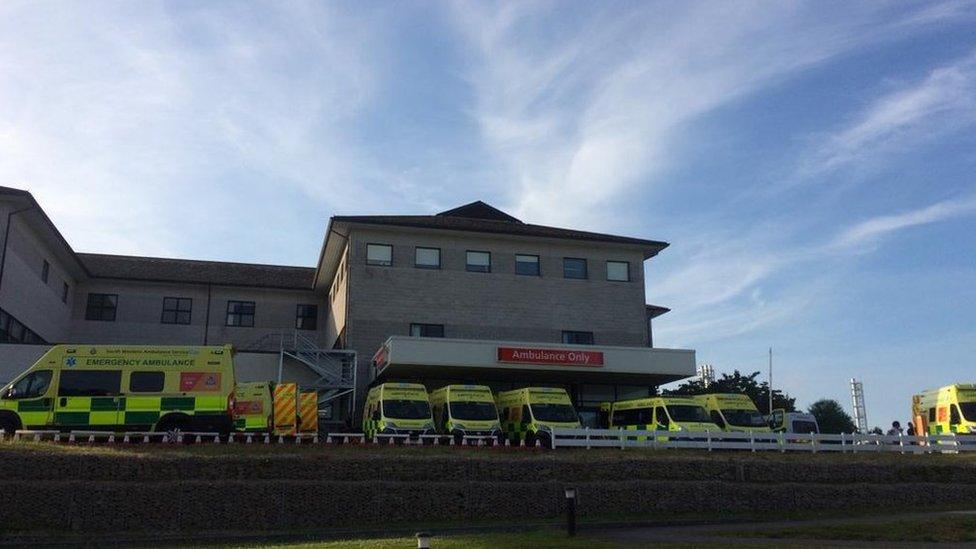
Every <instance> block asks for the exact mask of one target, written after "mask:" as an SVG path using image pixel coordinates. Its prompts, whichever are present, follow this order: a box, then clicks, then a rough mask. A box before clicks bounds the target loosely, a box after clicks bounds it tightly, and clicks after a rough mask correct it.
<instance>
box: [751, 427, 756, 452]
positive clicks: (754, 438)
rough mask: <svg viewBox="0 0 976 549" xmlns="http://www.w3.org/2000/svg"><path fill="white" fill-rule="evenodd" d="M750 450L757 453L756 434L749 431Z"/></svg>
mask: <svg viewBox="0 0 976 549" xmlns="http://www.w3.org/2000/svg"><path fill="white" fill-rule="evenodd" d="M749 448H750V449H751V450H752V451H753V452H755V451H756V432H755V431H749Z"/></svg>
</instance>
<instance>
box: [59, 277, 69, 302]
mask: <svg viewBox="0 0 976 549" xmlns="http://www.w3.org/2000/svg"><path fill="white" fill-rule="evenodd" d="M68 290H69V288H68V283H67V282H62V283H61V303H67V302H68Z"/></svg>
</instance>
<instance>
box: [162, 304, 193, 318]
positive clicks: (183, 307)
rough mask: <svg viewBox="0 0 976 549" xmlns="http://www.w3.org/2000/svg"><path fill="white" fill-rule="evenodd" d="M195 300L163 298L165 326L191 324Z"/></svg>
mask: <svg viewBox="0 0 976 549" xmlns="http://www.w3.org/2000/svg"><path fill="white" fill-rule="evenodd" d="M192 311H193V300H192V299H190V298H189V297H164V298H163V318H162V323H163V324H189V323H190V316H191V314H192Z"/></svg>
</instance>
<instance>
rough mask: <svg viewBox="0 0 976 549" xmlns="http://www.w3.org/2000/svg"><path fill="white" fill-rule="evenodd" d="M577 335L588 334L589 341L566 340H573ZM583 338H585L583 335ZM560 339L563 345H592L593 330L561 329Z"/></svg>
mask: <svg viewBox="0 0 976 549" xmlns="http://www.w3.org/2000/svg"><path fill="white" fill-rule="evenodd" d="M567 336H569V337H567ZM579 336H589V342H585V341H584V342H580V341H567V339H571V340H575V339H577V338H578V337H579ZM584 339H586V338H585V337H584ZM562 340H563V344H564V345H593V341H594V339H593V332H588V331H583V330H563V333H562Z"/></svg>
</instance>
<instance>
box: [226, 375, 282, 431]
mask: <svg viewBox="0 0 976 549" xmlns="http://www.w3.org/2000/svg"><path fill="white" fill-rule="evenodd" d="M273 391H274V382H272V381H252V382H247V383H238V384H237V387H236V389H235V391H234V429H236V430H238V431H243V432H255V431H257V432H260V431H270V430H271V429H272V428H273V426H274V419H273V417H274V416H273V415H272V410H273V406H274V400H273V398H272V396H271V395H272V393H273Z"/></svg>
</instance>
